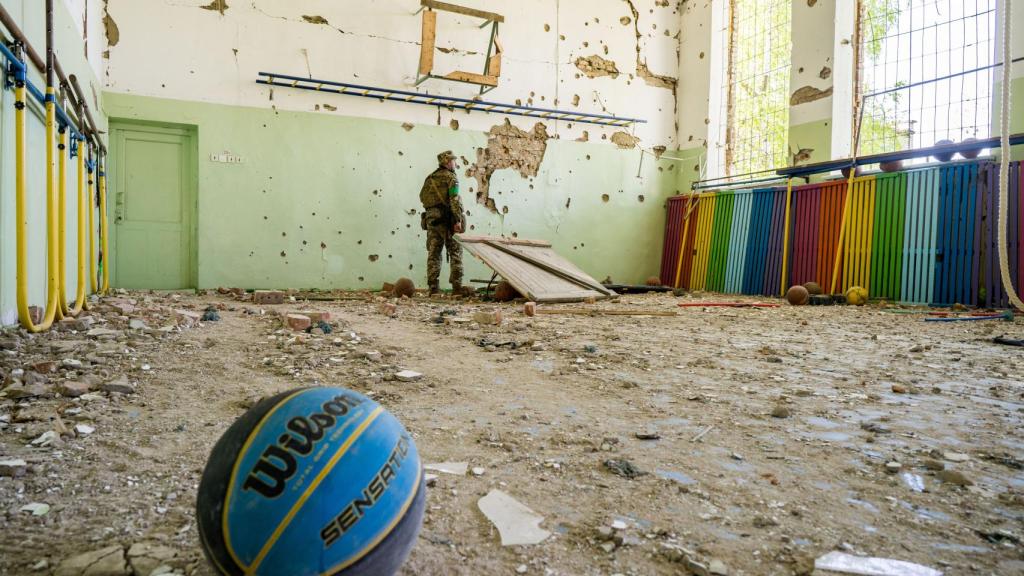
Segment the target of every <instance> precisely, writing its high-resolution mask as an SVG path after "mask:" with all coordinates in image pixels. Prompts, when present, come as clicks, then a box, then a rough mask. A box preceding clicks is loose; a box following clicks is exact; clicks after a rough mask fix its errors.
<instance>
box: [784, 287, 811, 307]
mask: <svg viewBox="0 0 1024 576" xmlns="http://www.w3.org/2000/svg"><path fill="white" fill-rule="evenodd" d="M810 298H811V294H810V293H809V292H808V291H807V288H804V287H803V286H793V287H792V288H790V289H789V291H788V292H786V301H787V302H789V303H790V304H792V305H793V306H803V305H804V304H807V301H808V300H810Z"/></svg>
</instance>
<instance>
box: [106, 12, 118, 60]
mask: <svg viewBox="0 0 1024 576" xmlns="http://www.w3.org/2000/svg"><path fill="white" fill-rule="evenodd" d="M109 4H110V3H109V2H104V3H103V28H104V30H105V31H106V34H107V48H108V49H107V51H106V52H105V54H106V55H107V56H108V57H109V55H110V50H109V49H110V48H113V47H114V46H117V43H118V42H120V41H121V30H120V29H119V28H118V27H117V22H115V21H114V18H113V17H112V16H111V15H110V11H109V10H108V8H109Z"/></svg>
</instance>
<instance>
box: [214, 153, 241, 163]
mask: <svg viewBox="0 0 1024 576" xmlns="http://www.w3.org/2000/svg"><path fill="white" fill-rule="evenodd" d="M210 161H211V162H220V163H222V164H243V163H244V162H245V159H244V158H242V157H241V156H236V155H234V154H228V153H224V154H211V155H210Z"/></svg>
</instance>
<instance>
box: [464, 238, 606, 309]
mask: <svg viewBox="0 0 1024 576" xmlns="http://www.w3.org/2000/svg"><path fill="white" fill-rule="evenodd" d="M455 239H456V240H458V241H459V243H460V244H462V245H463V246H465V248H466V250H468V251H469V253H470V254H472V255H473V256H476V257H477V258H479V259H480V260H481V261H483V263H484V264H486V265H487V266H489V267H490V268H491V269H492V270H494V271H495V272H497V273H498V274H499V275H500V276H501V277H502V278H504V279H505V280H507V281H508V283H509V284H511V285H512V286H513V287H514V288H515V289H516V290H518V291H519V293H520V294H523V295H524V296H526V297H527V298H529V299H530V300H532V301H534V302H548V303H553V302H583V301H585V300H588V299H590V298H594V299H603V298H610V297H614V296H617V294H616V293H615V292H613V291H611V290H609V289H607V288H605V287H604V286H602V285H601V284H600V283H599V282H598V281H597V280H594V279H593V278H591V277H590V276H589V275H587V273H586V272H584V271H583V270H580V269H579V268H578V267H577V266H576V265H575V264H573V263H572V262H569V261H568V260H566V259H565V258H562V257H561V256H559V255H558V254H556V253H555V251H554V250H553V249H552V248H551V243H550V242H544V241H539V240H520V239H518V238H500V237H494V236H468V235H465V234H458V235H456V236H455Z"/></svg>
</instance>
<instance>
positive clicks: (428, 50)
mask: <svg viewBox="0 0 1024 576" xmlns="http://www.w3.org/2000/svg"><path fill="white" fill-rule="evenodd" d="M437 11H441V12H451V13H453V14H462V15H463V16H470V17H473V18H481V19H483V20H484V23H483V24H481V25H480V28H484V27H486V26H487V25H488V24H490V25H491V39H490V42H489V43H488V45H487V62H486V64H485V65H484V71H483V74H477V73H474V72H466V71H463V70H455V71H453V72H449V73H447V74H444V75H440V74H435V73H434V50H435V49H436V47H437ZM420 12H422V13H423V40H422V44H421V47H420V64H419V70H418V73H417V77H416V86H419V85H420V84H422V83H424V82H426V81H427V80H430V79H431V78H433V79H437V80H450V81H453V82H464V83H466V84H473V85H476V86H479V87H480V94H486V93H487V92H490V91H491V90H494V89H495V88H497V87H498V78H499V77H500V76H501V56H502V52H503V49H502V46H501V40H499V38H498V25H499V24H501V23H503V22H505V17H504V16H502V15H501V14H495V13H494V12H485V11H483V10H477V9H475V8H467V7H465V6H457V5H455V4H448V3H447V2H438V1H437V0H420V9H419V10H418V11H417V12H416V13H417V14H419V13H420Z"/></svg>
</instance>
